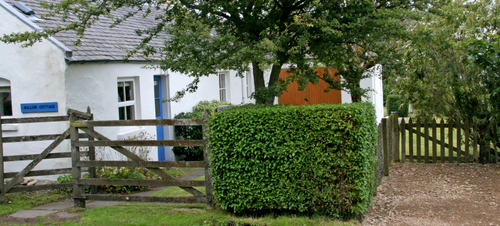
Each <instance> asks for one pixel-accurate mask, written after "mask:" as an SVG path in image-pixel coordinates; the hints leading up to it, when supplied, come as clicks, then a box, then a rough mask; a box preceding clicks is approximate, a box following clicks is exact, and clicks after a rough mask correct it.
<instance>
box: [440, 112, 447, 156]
mask: <svg viewBox="0 0 500 226" xmlns="http://www.w3.org/2000/svg"><path fill="white" fill-rule="evenodd" d="M440 126H441V130H440V131H441V139H440V140H441V144H440V146H441V163H444V157H445V156H444V144H445V143H446V142H445V140H444V119H441V125H440Z"/></svg>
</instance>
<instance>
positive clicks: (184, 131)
mask: <svg viewBox="0 0 500 226" xmlns="http://www.w3.org/2000/svg"><path fill="white" fill-rule="evenodd" d="M228 104H229V103H227V102H226V101H218V100H212V101H207V100H206V101H200V102H199V103H198V104H196V105H195V106H194V107H193V111H192V112H181V113H179V114H177V115H176V116H175V117H174V118H175V119H192V118H201V117H202V116H203V111H204V110H205V109H209V110H210V111H212V112H213V111H214V110H215V109H216V108H217V107H218V106H221V105H228ZM174 133H175V136H176V137H177V138H178V139H183V140H201V139H203V131H202V129H201V126H175V127H174ZM172 151H173V152H174V154H175V155H177V156H179V157H180V160H184V161H201V160H203V147H174V148H173V149H172Z"/></svg>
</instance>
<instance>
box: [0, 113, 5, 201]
mask: <svg viewBox="0 0 500 226" xmlns="http://www.w3.org/2000/svg"><path fill="white" fill-rule="evenodd" d="M2 137H3V132H2V116H1V115H0V202H3V201H5V190H4V187H5V185H4V181H3V180H4V177H3V174H4V166H3V140H2Z"/></svg>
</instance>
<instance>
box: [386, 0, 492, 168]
mask: <svg viewBox="0 0 500 226" xmlns="http://www.w3.org/2000/svg"><path fill="white" fill-rule="evenodd" d="M499 10H500V4H499V3H496V2H493V1H488V0H482V1H475V2H473V3H472V2H468V1H453V2H449V3H448V4H447V5H446V6H445V7H443V8H441V10H440V11H439V13H436V14H432V15H431V14H429V15H428V17H427V18H426V20H425V21H421V22H418V23H416V24H415V26H412V27H411V29H412V32H413V34H414V36H413V38H412V40H411V42H408V43H406V48H405V49H404V50H403V51H404V52H405V55H406V58H405V63H406V64H407V70H406V75H405V76H401V77H399V78H398V80H397V83H395V85H396V89H397V90H398V91H399V92H401V94H402V95H403V96H404V97H405V98H406V100H408V101H410V102H411V103H412V104H413V107H414V109H415V110H416V112H417V114H418V115H419V116H420V117H424V118H431V117H434V116H438V117H447V118H449V119H450V120H458V121H462V122H465V121H469V122H470V123H471V124H472V125H474V126H475V127H477V130H476V131H474V132H475V133H476V134H477V135H478V141H479V144H480V145H481V148H480V149H481V150H480V156H479V158H480V162H482V163H485V162H486V161H487V159H489V157H490V152H491V151H494V150H490V147H489V146H490V142H491V141H492V140H496V141H498V135H497V134H498V133H497V131H498V123H499V122H500V121H499V119H500V118H499V110H500V108H499V107H500V105H499V104H498V103H499V102H498V101H499V100H500V99H499V98H500V96H499V93H498V91H499V88H498V87H499V85H500V78H499V74H498V65H499V63H500V62H499V61H498V58H497V57H498V56H499V53H500V48H499V45H498V42H499V41H500V39H499V38H498V35H496V33H497V32H498V31H499V30H498V28H499V27H498V26H499V23H498V22H499V20H498V17H496V16H493V15H498V13H499ZM490 133H492V134H493V136H492V135H491V134H490ZM466 142H469V141H466ZM493 153H494V152H493Z"/></svg>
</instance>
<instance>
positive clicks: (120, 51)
mask: <svg viewBox="0 0 500 226" xmlns="http://www.w3.org/2000/svg"><path fill="white" fill-rule="evenodd" d="M18 2H21V3H23V4H24V5H25V6H27V7H29V8H30V9H32V10H33V12H34V14H30V15H29V14H26V13H24V12H23V11H21V10H20V9H19V8H16V7H14V5H15V4H16V3H18ZM44 13H46V10H45V9H43V8H41V7H40V5H39V1H38V0H19V1H14V0H0V35H3V34H10V33H13V32H25V31H34V30H42V29H47V28H52V27H55V26H58V25H60V24H58V20H51V19H40V18H39V15H41V14H44ZM111 23H112V21H111V20H109V19H107V18H102V19H101V20H99V21H98V22H97V23H96V24H94V26H93V27H92V28H89V29H88V30H87V32H86V35H85V36H84V37H83V39H82V42H81V44H80V45H75V44H74V42H75V41H76V35H75V34H74V33H72V32H61V33H58V34H57V35H55V36H54V37H50V38H48V39H46V40H43V41H42V42H38V43H35V44H34V45H33V46H31V47H27V48H23V47H22V46H21V44H5V43H2V42H0V96H1V97H2V104H1V105H0V113H1V115H2V118H23V117H44V116H62V115H66V112H67V110H68V109H70V108H71V109H76V110H80V111H85V110H86V109H87V107H90V108H91V110H92V113H93V114H94V119H95V120H132V119H172V118H173V117H174V116H175V115H177V114H179V113H180V112H188V111H191V110H192V107H193V106H194V105H196V104H197V103H198V102H200V101H203V100H214V99H216V100H225V101H227V102H230V103H232V104H236V105H239V104H246V103H254V102H255V101H254V100H253V99H251V98H250V96H251V93H253V91H254V87H253V80H252V76H251V73H250V72H247V73H246V74H245V75H244V76H243V77H238V76H236V72H235V71H220V72H219V73H218V74H217V75H214V76H210V77H203V78H201V79H200V83H199V88H198V91H197V92H196V93H187V94H186V95H185V96H184V97H183V98H182V100H181V101H180V102H165V101H163V100H166V99H169V98H170V97H173V96H174V95H175V93H176V92H177V91H180V90H182V89H183V88H185V87H186V85H187V84H189V83H190V82H191V81H192V78H190V77H188V76H186V75H184V74H180V73H175V72H171V71H163V70H159V69H151V68H147V67H146V66H147V65H149V64H150V62H149V61H148V60H147V59H145V58H143V57H141V56H140V55H138V56H134V57H132V58H130V59H129V60H127V61H124V60H123V59H124V57H125V56H126V55H127V53H128V51H130V50H131V49H132V48H133V47H134V45H136V44H137V43H139V42H140V38H141V37H139V36H137V35H136V33H135V30H136V29H141V28H144V26H151V25H154V24H155V23H156V21H155V20H154V16H153V15H152V16H150V17H146V18H144V17H142V15H139V16H136V17H132V18H129V19H128V20H126V21H124V22H122V23H121V24H120V25H118V26H115V27H113V28H110V27H109V25H110V24H111ZM163 41H164V40H160V39H158V40H153V41H152V43H151V44H152V45H162V44H163ZM268 74H269V73H267V75H268ZM267 79H268V78H267ZM374 81H375V80H374ZM374 81H371V80H370V81H368V82H367V84H368V85H373V84H375V83H376V81H375V83H374ZM377 84H378V83H377ZM380 84H381V80H380ZM291 89H293V87H292V88H290V89H289V90H291ZM381 90H382V89H381V86H380V91H381ZM334 92H335V91H334ZM330 94H331V93H330ZM339 94H340V92H338V94H335V95H339ZM379 94H380V95H381V92H379ZM341 95H342V96H341V97H339V96H336V97H335V98H336V99H341V100H342V103H345V102H348V100H350V97H348V95H347V94H344V93H342V94H341ZM377 95H378V94H377ZM344 96H345V97H344ZM380 100H381V99H380ZM279 102H280V101H279V99H278V98H276V100H275V103H279ZM44 103H47V104H51V106H53V107H54V106H55V108H52V109H51V110H50V111H47V110H46V111H39V112H33V111H29V110H26V109H23V106H29V105H40V104H44ZM380 103H382V102H380ZM382 115H383V107H382ZM68 126H69V125H68V123H67V122H57V123H54V122H52V123H35V124H18V125H5V126H4V127H3V128H2V129H3V136H23V135H41V134H57V133H62V132H63V131H65V130H66V129H67V128H68ZM97 130H98V132H100V133H102V134H104V135H105V136H107V137H108V138H110V139H129V138H133V137H137V136H145V137H143V138H148V139H160V140H161V139H165V140H167V139H173V128H172V127H169V126H164V127H155V126H144V127H105V128H97ZM50 143H51V141H38V142H21V143H6V144H4V155H26V154H38V153H40V152H41V151H42V150H43V149H44V148H45V147H47V146H48V145H49V144H50ZM69 149H70V144H69V142H68V141H65V142H63V143H62V144H61V145H59V147H58V148H56V149H55V150H54V152H67V151H68V150H69ZM113 153H114V152H113ZM102 157H104V158H106V157H107V156H102ZM110 158H114V157H113V156H111V157H110ZM148 158H149V159H151V160H160V161H162V160H167V161H168V160H175V156H174V154H173V152H172V151H171V148H170V147H159V148H158V149H156V148H155V149H154V150H151V152H150V154H149V156H148ZM27 164H29V161H26V164H19V162H15V163H10V162H6V163H5V168H6V170H7V171H6V172H17V171H19V170H21V169H23V168H24V167H25V166H26V165H27ZM70 164H71V163H70V160H69V159H56V160H43V161H42V163H41V164H39V165H38V166H37V167H36V168H35V170H43V169H53V168H66V167H69V166H70Z"/></svg>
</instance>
